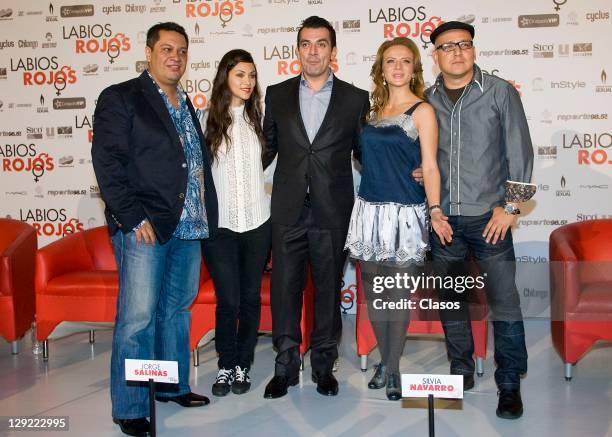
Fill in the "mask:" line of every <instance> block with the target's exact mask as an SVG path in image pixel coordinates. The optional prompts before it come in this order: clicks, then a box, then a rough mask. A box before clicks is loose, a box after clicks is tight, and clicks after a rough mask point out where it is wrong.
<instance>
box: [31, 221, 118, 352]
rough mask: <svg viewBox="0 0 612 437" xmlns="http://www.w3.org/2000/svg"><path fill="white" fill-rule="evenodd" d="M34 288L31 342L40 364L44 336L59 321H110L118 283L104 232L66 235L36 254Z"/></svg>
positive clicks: (101, 229)
mask: <svg viewBox="0 0 612 437" xmlns="http://www.w3.org/2000/svg"><path fill="white" fill-rule="evenodd" d="M35 283H36V323H37V329H38V332H37V337H38V340H39V341H42V342H43V359H44V360H45V361H47V359H48V358H49V343H48V337H49V335H50V334H51V332H52V331H53V329H55V327H56V326H57V325H58V324H59V323H60V322H64V321H66V322H114V321H115V311H116V305H117V294H118V291H119V280H118V276H117V264H116V262H115V256H114V253H113V247H112V243H111V241H110V237H109V235H108V229H107V227H106V226H100V227H97V228H93V229H89V230H86V231H82V232H77V233H75V234H70V235H66V236H65V237H63V238H61V239H59V240H57V241H54V242H53V243H51V244H49V245H47V246H45V247H43V248H41V249H39V250H38V253H37V254H36V280H35ZM90 342H92V343H93V331H90Z"/></svg>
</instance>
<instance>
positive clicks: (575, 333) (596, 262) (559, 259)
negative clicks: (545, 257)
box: [549, 219, 612, 381]
mask: <svg viewBox="0 0 612 437" xmlns="http://www.w3.org/2000/svg"><path fill="white" fill-rule="evenodd" d="M611 242H612V220H611V219H607V220H588V221H584V222H579V223H571V224H568V225H565V226H561V227H559V228H557V229H555V230H554V231H553V232H552V233H551V234H550V240H549V259H550V306H551V336H552V342H553V345H554V347H555V349H556V350H557V352H558V353H559V355H560V356H561V359H562V360H563V363H564V364H565V379H566V380H567V381H570V380H571V379H572V366H573V365H575V364H576V363H577V362H578V360H580V359H581V358H582V356H583V355H584V354H585V353H586V352H587V351H588V350H589V349H590V348H591V346H592V345H593V344H594V343H595V342H596V341H599V340H604V341H612V244H610V243H611Z"/></svg>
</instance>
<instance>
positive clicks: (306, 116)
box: [300, 71, 334, 143]
mask: <svg viewBox="0 0 612 437" xmlns="http://www.w3.org/2000/svg"><path fill="white" fill-rule="evenodd" d="M333 84H334V75H333V73H332V72H331V71H330V72H329V76H328V77H327V81H326V82H325V85H323V87H322V88H321V89H320V90H319V91H315V90H313V89H312V88H310V85H309V84H308V82H307V81H306V79H304V75H302V77H301V78H300V113H301V115H302V121H303V122H304V127H305V128H306V133H307V134H308V140H309V141H310V142H311V143H312V142H313V141H314V139H315V136H316V135H317V132H318V131H319V128H320V127H321V124H322V123H323V118H324V117H325V113H326V112H327V107H328V106H329V101H330V100H331V93H332V86H333Z"/></svg>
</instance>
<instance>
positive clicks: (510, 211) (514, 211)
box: [504, 203, 521, 215]
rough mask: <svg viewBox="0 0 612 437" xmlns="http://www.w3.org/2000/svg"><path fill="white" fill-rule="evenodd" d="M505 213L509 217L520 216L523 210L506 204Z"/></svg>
mask: <svg viewBox="0 0 612 437" xmlns="http://www.w3.org/2000/svg"><path fill="white" fill-rule="evenodd" d="M504 212H505V213H506V214H508V215H518V214H520V213H521V210H520V209H518V207H516V206H514V205H512V204H511V203H506V204H505V205H504Z"/></svg>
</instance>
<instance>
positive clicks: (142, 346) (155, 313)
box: [111, 231, 200, 419]
mask: <svg viewBox="0 0 612 437" xmlns="http://www.w3.org/2000/svg"><path fill="white" fill-rule="evenodd" d="M112 240H113V246H114V248H115V258H116V259H117V267H118V270H119V297H118V299H117V318H116V320H115V332H114V336H113V352H112V357H111V401H112V404H113V411H112V414H113V417H114V418H115V419H135V418H138V417H147V416H149V398H148V396H149V395H148V393H149V389H148V385H147V384H146V383H139V382H126V381H125V359H126V358H132V359H146V360H152V359H158V360H168V361H178V371H179V383H178V385H170V384H163V385H161V386H160V391H159V392H158V394H159V395H160V396H178V395H181V394H185V393H189V392H190V389H189V365H190V363H189V325H190V323H191V312H190V311H189V305H191V303H192V302H193V300H194V298H195V296H196V294H197V291H198V282H199V277H200V241H199V240H193V241H187V240H179V239H176V238H174V237H173V238H171V239H170V241H168V242H167V243H165V244H159V243H158V242H155V244H153V245H151V244H145V243H143V242H141V243H137V242H136V235H135V233H134V232H130V233H128V234H124V233H123V232H121V231H119V232H117V233H116V234H115V235H113V237H112ZM166 390H169V391H166Z"/></svg>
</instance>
